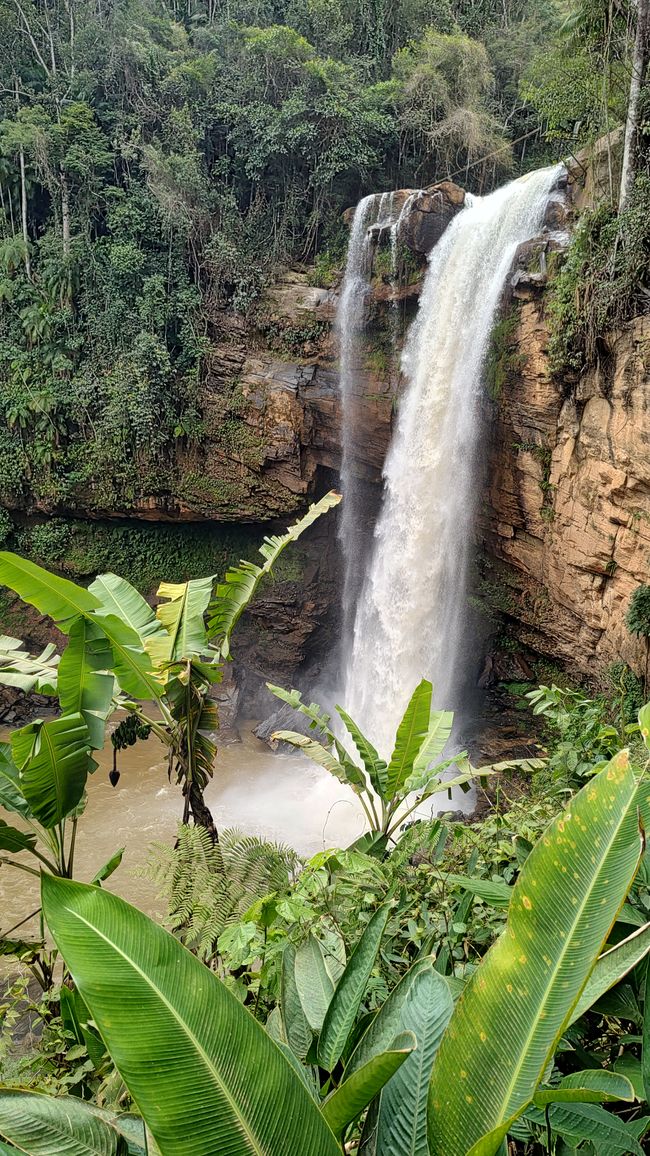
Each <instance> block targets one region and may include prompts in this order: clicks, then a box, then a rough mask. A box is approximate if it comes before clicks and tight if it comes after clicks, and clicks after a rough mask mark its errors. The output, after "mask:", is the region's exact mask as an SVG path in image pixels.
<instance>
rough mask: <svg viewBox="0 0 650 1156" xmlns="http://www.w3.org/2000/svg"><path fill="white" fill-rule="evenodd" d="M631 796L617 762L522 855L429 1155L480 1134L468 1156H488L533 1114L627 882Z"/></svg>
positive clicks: (445, 1062) (436, 1111) (634, 825)
mask: <svg viewBox="0 0 650 1156" xmlns="http://www.w3.org/2000/svg"><path fill="white" fill-rule="evenodd" d="M636 795H637V787H636V782H635V778H634V774H633V772H632V770H631V768H630V765H629V759H628V755H627V752H626V751H623V752H621V753H620V754H619V755H617V756H616V758H615V759H613V760H612V762H611V763H610V764H609V766H607V767H606V768H605V769H604V770H603V771H601V772H600V773H599V774H598V775H597V776H595V777H594V778H593V779H592V780H591V781H590V782H589V783H588V784H587V785H586V786H585V787H583V789H582V790H581V791H580V792H579V793H578V794H577V795H576V796H575V798H574V799H573V800H572V802H571V803H570V804H569V806H568V807H567V809H566V811H565V812H564V813H563V814H561V815H559V816H558V817H557V818H556V819H555V820H554V821H553V822H552V823H551V825H550V826H549V828H548V829H547V831H546V832H545V834H544V835H543V836H542V837H541V839H540V840H539V841H538V843H537V845H536V846H535V847H534V849H533V850H532V851H531V853H530V855H529V857H528V859H527V860H526V862H525V864H524V866H523V868H522V871H521V874H520V876H519V879H518V881H517V883H516V884H515V887H514V890H513V895H512V900H511V903H510V909H509V915H508V923H507V927H506V929H505V931H504V934H503V935H502V936H501V938H500V939H498V940H497V942H496V943H495V944H494V945H493V946H492V947H491V948H490V950H489V951H488V953H487V954H486V955H485V956H484V958H483V960H482V962H481V964H480V966H479V967H478V968H477V970H476V972H475V973H474V974H473V975H472V977H471V979H470V981H469V983H468V985H467V987H466V989H465V991H464V993H463V996H462V998H461V999H460V1000H459V1001H458V1003H457V1005H456V1009H455V1011H454V1015H453V1017H452V1020H451V1023H450V1025H449V1030H448V1032H447V1033H446V1035H445V1038H444V1040H443V1042H442V1045H441V1047H440V1051H439V1052H438V1055H437V1057H436V1061H435V1063H434V1067H433V1073H432V1077H431V1086H430V1090H429V1113H428V1115H429V1143H430V1145H431V1148H432V1150H433V1151H434V1152H436V1153H437V1152H441V1153H442V1152H444V1153H445V1156H465V1154H466V1153H467V1151H468V1150H471V1149H472V1146H473V1145H478V1144H479V1141H482V1138H483V1137H485V1136H487V1135H488V1134H489V1135H490V1142H489V1143H483V1147H481V1148H480V1149H478V1148H477V1152H478V1151H479V1150H480V1151H481V1153H482V1154H483V1156H493V1153H495V1152H496V1151H497V1149H498V1147H499V1144H500V1143H501V1141H502V1140H503V1137H504V1136H505V1134H506V1132H507V1129H508V1125H509V1124H510V1122H511V1121H512V1120H515V1119H516V1118H517V1116H519V1115H520V1114H521V1112H522V1111H523V1110H524V1109H525V1108H526V1106H527V1105H528V1104H529V1103H530V1102H531V1100H532V1098H533V1096H534V1094H535V1090H536V1087H537V1085H538V1083H539V1082H540V1080H541V1079H542V1077H543V1074H544V1071H545V1069H546V1065H547V1063H548V1061H549V1058H550V1056H551V1055H552V1053H553V1051H554V1049H555V1046H556V1043H557V1041H558V1039H559V1037H560V1035H561V1033H562V1031H563V1029H564V1027H565V1026H566V1024H567V1023H568V1021H569V1019H570V1017H571V1013H572V1011H573V1009H574V1007H575V1006H576V1004H577V1002H578V999H579V998H580V994H581V992H582V990H583V988H584V986H585V984H586V982H587V980H588V978H589V975H590V973H591V970H592V968H593V966H594V964H595V961H596V959H597V957H598V953H599V951H600V948H601V946H602V944H603V942H604V940H605V938H606V936H607V934H608V932H609V929H610V927H611V925H612V923H613V921H614V919H615V918H616V913H617V911H618V909H619V908H620V906H621V904H622V902H623V900H624V898H625V895H626V894H627V891H628V888H629V886H630V883H631V881H632V879H633V878H634V874H635V871H636V869H637V866H638V862H639V857H640V852H641V836H640V832H639V827H638V817H637V815H638V803H637V798H636ZM506 1025H507V1030H506ZM461 1070H462V1071H463V1072H464V1073H466V1074H465V1075H463V1077H462V1078H461V1079H459V1078H458V1073H459V1072H460V1071H461Z"/></svg>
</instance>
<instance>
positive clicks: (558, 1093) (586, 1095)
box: [533, 1068, 634, 1108]
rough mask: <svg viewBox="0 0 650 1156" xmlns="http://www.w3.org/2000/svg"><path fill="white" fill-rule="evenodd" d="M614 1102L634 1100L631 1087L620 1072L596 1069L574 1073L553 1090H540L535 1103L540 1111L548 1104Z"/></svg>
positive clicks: (536, 1094)
mask: <svg viewBox="0 0 650 1156" xmlns="http://www.w3.org/2000/svg"><path fill="white" fill-rule="evenodd" d="M612 1100H627V1101H628V1102H631V1101H632V1100H634V1088H633V1087H632V1084H631V1083H630V1081H629V1080H628V1079H627V1078H626V1077H625V1076H623V1075H621V1074H620V1072H611V1071H607V1070H606V1069H604V1068H593V1069H589V1070H587V1071H584V1072H571V1074H570V1075H568V1076H565V1077H564V1079H562V1080H560V1083H559V1084H558V1085H557V1086H556V1087H554V1088H551V1087H541V1088H538V1089H537V1091H536V1092H535V1096H534V1100H533V1102H534V1104H535V1105H536V1106H537V1107H538V1108H541V1107H543V1106H544V1105H545V1104H561V1103H567V1104H579V1103H583V1104H605V1103H608V1102H609V1101H612Z"/></svg>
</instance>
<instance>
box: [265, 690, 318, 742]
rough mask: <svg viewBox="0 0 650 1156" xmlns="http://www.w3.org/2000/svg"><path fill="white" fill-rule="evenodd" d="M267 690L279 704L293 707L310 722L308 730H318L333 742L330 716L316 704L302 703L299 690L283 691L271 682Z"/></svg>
mask: <svg viewBox="0 0 650 1156" xmlns="http://www.w3.org/2000/svg"><path fill="white" fill-rule="evenodd" d="M266 686H267V690H270V691H271V694H274V695H275V697H276V698H279V699H280V701H281V702H286V704H287V706H291V707H293V709H294V710H297V711H299V712H300V714H303V715H304V716H305V718H308V719H309V720H310V730H318V731H321V732H322V733H323V734H325V735H327V737H328V738H329V739H330V741H331V742H333V741H334V734H333V732H332V731H331V730H330V727H329V722H330V716H329V715H328V714H326V712H325V711H324V710H321V708H320V707H319V705H318V703H316V702H310V703H306V702H303V701H302V695H301V693H300V691H299V690H295V689H294V690H285V689H284V687H282V686H275V684H274V683H272V682H267V684H266Z"/></svg>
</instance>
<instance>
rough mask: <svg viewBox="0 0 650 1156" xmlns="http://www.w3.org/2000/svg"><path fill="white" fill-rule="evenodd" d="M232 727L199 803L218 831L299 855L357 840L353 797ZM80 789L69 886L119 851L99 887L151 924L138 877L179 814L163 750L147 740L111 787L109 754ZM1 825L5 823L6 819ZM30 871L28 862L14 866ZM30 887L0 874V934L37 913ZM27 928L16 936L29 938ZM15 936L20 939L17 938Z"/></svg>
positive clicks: (151, 894) (153, 902)
mask: <svg viewBox="0 0 650 1156" xmlns="http://www.w3.org/2000/svg"><path fill="white" fill-rule="evenodd" d="M254 725H255V724H254V722H252V721H249V722H244V723H242V724H240V733H241V737H242V741H241V742H235V743H232V744H230V745H228V746H224V747H221V748H220V749H219V753H218V756H217V762H216V767H215V774H214V778H213V780H212V782H211V783H210V785H209V787H208V789H207V791H206V799H207V802H208V805H209V806H210V808H211V810H212V812H213V814H214V816H215V819H216V822H217V826H218V827H221V828H226V827H238V828H240V829H241V830H243V831H245V832H246V833H247V834H256V835H260V836H262V837H264V838H267V839H275V840H279V841H281V842H284V843H288V844H289V845H290V846H292V847H293V848H295V850H297V851H298V852H300V853H301V854H304V855H311V854H314V853H315V852H316V851H318V850H322V849H323V848H324V847H335V846H345V845H346V844H349V843H350V842H352V841H353V840H354V839H355V838H356V837H357V836H358V835H360V834H361V833H362V831H363V816H362V814H361V812H360V810H359V807H358V805H357V803H356V801H355V799H354V796H353V795H352V792H351V791H349V790H346V788H345V787H344V786H342V785H341V784H340V783H338V782H337V781H336V780H335V779H333V778H332V777H331V776H330V775H328V773H327V772H326V771H321V769H320V768H318V767H316V766H314V765H313V764H312V763H310V762H308V761H307V760H305V759H303V758H301V757H300V756H297V755H293V754H282V753H274V752H272V751H270V750H269V748H268V747H267V746H265V745H264V744H263V743H261V742H260V740H259V739H257V738H256V737H255V735H254V734H253V733H252V728H253V726H254ZM97 761H98V763H99V767H98V769H97V771H95V773H94V775H92V776H91V778H90V779H89V781H88V804H87V807H86V810H85V812H84V814H83V816H82V818H81V819H80V821H79V828H78V833H77V849H76V855H75V876H76V878H78V879H80V880H90V879H92V877H93V875H94V874H95V873H96V872H97V871H98V870H99V869H100V868H101V867H102V866H103V865H104V864H105V863H106V862H107V861H108V860H109V859H110V858H111V856H112V855H113V854H114V853H115V851H116V850H117V849H118V848H120V847H124V848H125V852H124V858H123V860H122V863H121V865H120V867H119V868H118V870H117V871H116V872H115V874H114V875H113V876H112V877H111V879H110V880H109V881H108V884H107V886H108V887H109V888H110V890H112V891H115V892H116V893H117V894H118V895H121V896H122V897H123V898H124V899H127V900H128V901H129V902H130V903H133V904H135V906H137V907H140V908H141V909H142V910H143V911H146V912H147V913H148V914H151V915H154V916H156V915H160V914H162V911H163V903H162V901H161V900H160V899H158V898H157V895H156V887H155V885H154V884H153V883H152V882H150V881H149V880H147V879H143V878H141V877H140V876H139V874H138V872H139V870H140V869H141V868H142V866H143V865H144V864H145V862H146V860H147V856H148V849H149V847H150V845H151V844H152V843H153V842H156V841H163V842H167V843H170V842H172V841H173V839H174V837H175V833H176V828H177V825H178V822H179V819H180V816H181V812H182V799H181V794H180V788H179V787H178V786H176V785H175V784H174V783H171V784H170V783H169V781H168V779H167V769H166V762H165V758H164V748H163V747H162V745H161V744H160V742H159V740H158V739H156V738H155V736H151V737H150V738H149V739H148V740H147V741H146V742H140V743H138V744H137V745H136V746H135V747H132V748H130V749H129V750H126V751H124V752H122V755H121V757H120V770H121V777H120V780H119V783H118V785H117V787H115V788H114V787H112V786H111V785H110V783H109V781H108V772H109V770H110V768H111V766H112V748H111V747H110V744H109V745H108V746H107V747H106V748H105V749H104V750H103V751H102V752H100V753H99V754H98V756H97ZM2 815H3V817H4V818H7V819H8V820H9V821H10V822H12V821H14V818H13V817H10V816H5V815H4V812H2ZM21 858H22V859H23V861H24V862H26V863H28V864H30V865H33V862H34V861H33V860H31V859H30V857H29V856H25V855H23V856H22V857H21ZM38 903H39V900H38V880H37V879H36V878H35V877H33V876H31V875H27V874H26V873H25V872H22V871H18V870H16V869H15V868H12V867H8V866H0V933H3V932H4V933H6V932H7V931H8V929H9V928H10V927H12V926H13V924H15V923H17V922H18V921H19V920H20V919H22V918H23V917H24V916H25V915H26V914H28V913H29V912H30V911H33V910H35V909H36V908H37V907H38ZM35 929H36V924H35V923H34V924H31V925H27V926H26V927H25V928H24V929H22V930H21V932H20V934H23V933H27V934H29V933H33V932H34V931H35ZM16 934H19V933H16Z"/></svg>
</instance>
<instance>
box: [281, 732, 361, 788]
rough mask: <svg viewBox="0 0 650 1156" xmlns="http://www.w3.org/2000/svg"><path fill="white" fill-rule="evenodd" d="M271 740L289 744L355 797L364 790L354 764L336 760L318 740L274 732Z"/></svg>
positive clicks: (359, 772) (305, 736)
mask: <svg viewBox="0 0 650 1156" xmlns="http://www.w3.org/2000/svg"><path fill="white" fill-rule="evenodd" d="M271 738H272V739H273V741H274V742H279V743H290V745H291V746H292V747H297V748H298V750H301V751H302V752H303V754H305V755H307V757H308V758H310V759H311V760H312V762H314V763H317V764H318V766H319V767H324V768H325V770H326V771H329V773H330V775H334V777H335V778H336V779H338V780H339V782H340V783H346V784H347V785H348V787H351V788H352V790H353V791H354V793H355V794H356V795H359V794H361V792H362V791H363V790H365V788H366V782H365V780H364V777H363V775H362V774H361V771H360V770H359V768H358V767H357V766H356V765H355V763H353V762H352V760H351V759H350V758H346V759H344V760H341V759H340V758H337V757H336V755H333V754H332V752H331V751H329V750H328V749H327V748H326V747H324V746H323V744H322V743H320V742H319V741H318V739H312V738H310V737H309V735H301V734H299V732H298V731H275V733H274V734H273V735H272V736H271Z"/></svg>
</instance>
